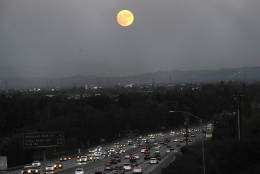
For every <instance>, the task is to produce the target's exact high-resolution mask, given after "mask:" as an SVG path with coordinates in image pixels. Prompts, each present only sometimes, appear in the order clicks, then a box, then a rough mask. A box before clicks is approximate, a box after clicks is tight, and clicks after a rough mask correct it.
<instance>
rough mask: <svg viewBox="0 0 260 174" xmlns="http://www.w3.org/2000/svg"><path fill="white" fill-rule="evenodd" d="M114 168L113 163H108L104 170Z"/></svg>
mask: <svg viewBox="0 0 260 174" xmlns="http://www.w3.org/2000/svg"><path fill="white" fill-rule="evenodd" d="M112 170H113V166H112V165H111V164H106V165H105V168H104V171H112Z"/></svg>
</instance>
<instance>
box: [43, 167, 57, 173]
mask: <svg viewBox="0 0 260 174" xmlns="http://www.w3.org/2000/svg"><path fill="white" fill-rule="evenodd" d="M54 170H55V167H54V165H47V166H46V167H45V173H53V172H54Z"/></svg>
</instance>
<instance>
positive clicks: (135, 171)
mask: <svg viewBox="0 0 260 174" xmlns="http://www.w3.org/2000/svg"><path fill="white" fill-rule="evenodd" d="M140 173H142V168H141V167H139V166H138V167H134V168H133V174H140Z"/></svg>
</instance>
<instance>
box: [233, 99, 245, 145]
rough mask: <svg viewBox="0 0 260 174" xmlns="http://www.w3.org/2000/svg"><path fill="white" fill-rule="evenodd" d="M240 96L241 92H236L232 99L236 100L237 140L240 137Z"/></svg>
mask: <svg viewBox="0 0 260 174" xmlns="http://www.w3.org/2000/svg"><path fill="white" fill-rule="evenodd" d="M242 97H244V95H243V94H237V95H235V96H234V99H235V100H236V101H237V137H238V141H240V139H241V127H240V126H241V125H240V124H241V118H240V102H241V98H242Z"/></svg>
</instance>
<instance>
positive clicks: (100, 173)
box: [94, 171, 104, 174]
mask: <svg viewBox="0 0 260 174" xmlns="http://www.w3.org/2000/svg"><path fill="white" fill-rule="evenodd" d="M94 174H104V172H102V171H96V172H95V173H94Z"/></svg>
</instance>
